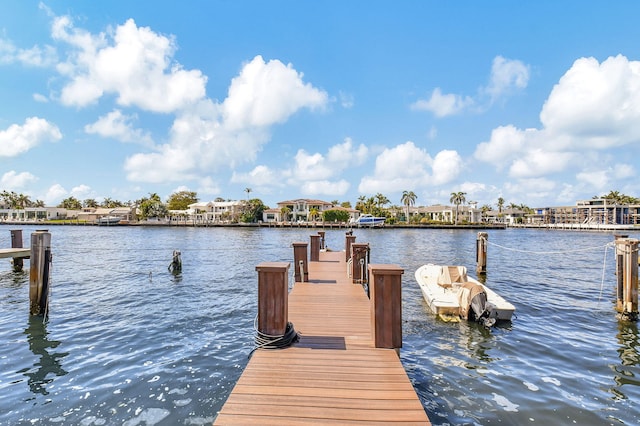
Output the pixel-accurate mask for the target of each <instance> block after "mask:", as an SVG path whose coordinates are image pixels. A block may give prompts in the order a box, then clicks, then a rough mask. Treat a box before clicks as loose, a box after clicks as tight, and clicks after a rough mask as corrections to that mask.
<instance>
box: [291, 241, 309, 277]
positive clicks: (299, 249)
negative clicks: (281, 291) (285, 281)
mask: <svg viewBox="0 0 640 426" xmlns="http://www.w3.org/2000/svg"><path fill="white" fill-rule="evenodd" d="M307 246H308V244H307V243H293V264H294V265H295V266H294V270H293V273H294V281H295V282H298V283H300V282H307V281H309V265H308V264H307ZM300 262H302V268H300ZM300 269H302V271H303V272H301V271H300Z"/></svg>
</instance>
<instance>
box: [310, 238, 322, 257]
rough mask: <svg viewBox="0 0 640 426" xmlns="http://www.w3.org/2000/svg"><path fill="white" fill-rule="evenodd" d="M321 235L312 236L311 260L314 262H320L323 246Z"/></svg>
mask: <svg viewBox="0 0 640 426" xmlns="http://www.w3.org/2000/svg"><path fill="white" fill-rule="evenodd" d="M321 238H322V237H321V236H320V235H312V236H311V256H310V259H309V260H311V261H312V262H319V261H320V247H321V246H322V241H321Z"/></svg>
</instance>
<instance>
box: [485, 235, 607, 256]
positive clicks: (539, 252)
mask: <svg viewBox="0 0 640 426" xmlns="http://www.w3.org/2000/svg"><path fill="white" fill-rule="evenodd" d="M480 239H481V240H484V241H485V242H486V243H487V244H491V245H492V246H496V247H499V248H501V249H503V250H509V251H515V252H519V253H531V254H565V253H579V252H584V251H591V250H601V249H603V248H605V249H606V248H608V247H613V245H614V243H613V242H610V243H607V244H605V245H604V246H597V247H586V248H582V249H575V250H556V251H531V250H521V249H515V248H511V247H505V246H501V245H500V244H496V243H494V242H491V241H489V240H488V239H486V238H480Z"/></svg>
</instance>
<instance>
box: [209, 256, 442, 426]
mask: <svg viewBox="0 0 640 426" xmlns="http://www.w3.org/2000/svg"><path fill="white" fill-rule="evenodd" d="M371 306H372V305H371V301H370V300H369V298H368V297H367V295H366V293H365V291H364V289H363V287H362V286H361V285H359V284H354V283H353V282H352V279H351V278H349V276H348V274H347V262H346V261H345V252H324V251H323V252H321V253H320V258H319V261H311V262H309V266H308V282H296V283H295V284H294V286H293V289H292V290H291V292H290V293H289V295H288V320H289V321H290V322H291V323H293V325H294V327H295V330H296V331H297V332H298V334H299V336H300V338H299V341H298V342H297V343H294V344H293V345H292V346H290V347H288V348H286V349H258V350H256V351H255V352H254V354H253V356H252V357H251V359H250V361H249V363H248V365H247V366H246V368H245V370H244V372H243V374H242V376H241V377H240V379H239V380H238V382H237V384H236V386H235V387H234V389H233V391H232V393H231V394H230V396H229V398H228V399H227V401H226V403H225V405H224V406H223V407H222V409H221V411H220V412H219V414H218V416H217V418H216V420H215V422H214V424H215V425H300V424H349V425H358V424H361V425H365V424H366V425H375V424H387V423H394V424H397V425H430V424H431V423H430V421H429V418H428V417H427V414H426V412H425V410H424V408H423V406H422V404H421V402H420V400H419V398H418V396H417V394H416V392H415V390H414V388H413V386H412V385H411V382H410V381H409V378H408V376H407V374H406V372H405V370H404V367H403V366H402V364H401V362H400V359H399V357H398V354H397V352H396V350H394V349H383V348H376V347H375V343H374V341H375V338H374V334H375V333H374V331H373V330H372V315H373V313H372V308H371Z"/></svg>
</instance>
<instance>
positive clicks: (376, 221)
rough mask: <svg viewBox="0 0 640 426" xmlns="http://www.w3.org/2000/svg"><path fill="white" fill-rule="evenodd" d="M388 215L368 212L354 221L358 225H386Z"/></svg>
mask: <svg viewBox="0 0 640 426" xmlns="http://www.w3.org/2000/svg"><path fill="white" fill-rule="evenodd" d="M385 220H387V218H386V217H378V216H374V215H372V214H369V213H366V214H362V215H360V216H359V217H358V218H357V219H356V220H354V221H352V222H351V223H353V224H354V225H357V226H382V225H384V222H385Z"/></svg>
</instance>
